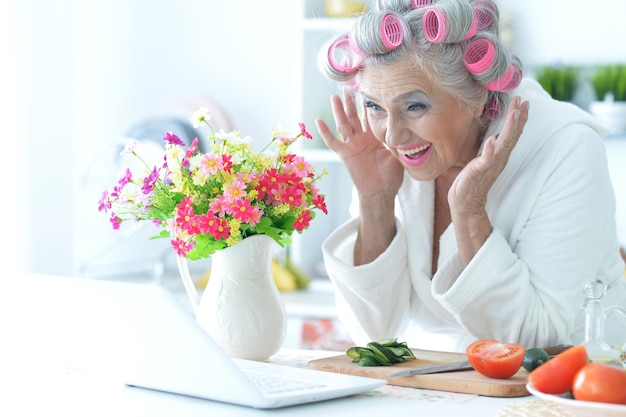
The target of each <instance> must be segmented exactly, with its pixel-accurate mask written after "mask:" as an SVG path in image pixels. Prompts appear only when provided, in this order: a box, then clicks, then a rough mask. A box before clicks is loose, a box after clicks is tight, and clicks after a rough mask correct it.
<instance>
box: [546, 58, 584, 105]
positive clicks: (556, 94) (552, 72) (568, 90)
mask: <svg viewBox="0 0 626 417" xmlns="http://www.w3.org/2000/svg"><path fill="white" fill-rule="evenodd" d="M579 72H580V71H579V69H578V68H577V67H572V66H562V67H555V66H545V67H541V68H539V70H538V71H537V82H539V84H541V86H542V87H543V89H544V90H546V91H547V92H548V94H550V96H552V98H554V99H555V100H560V101H570V102H571V101H572V100H573V98H574V94H576V89H577V88H578V74H579Z"/></svg>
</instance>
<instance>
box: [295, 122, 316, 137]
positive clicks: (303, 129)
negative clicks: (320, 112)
mask: <svg viewBox="0 0 626 417" xmlns="http://www.w3.org/2000/svg"><path fill="white" fill-rule="evenodd" d="M298 124H299V125H300V133H301V134H302V135H304V137H305V138H307V139H313V136H312V135H311V134H310V133H309V132H307V130H306V126H305V125H304V123H302V122H300V123H298Z"/></svg>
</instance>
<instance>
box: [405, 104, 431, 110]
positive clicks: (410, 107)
mask: <svg viewBox="0 0 626 417" xmlns="http://www.w3.org/2000/svg"><path fill="white" fill-rule="evenodd" d="M427 108H428V106H427V105H426V104H424V103H413V104H409V105H408V106H407V109H408V110H409V111H424V110H426V109H427Z"/></svg>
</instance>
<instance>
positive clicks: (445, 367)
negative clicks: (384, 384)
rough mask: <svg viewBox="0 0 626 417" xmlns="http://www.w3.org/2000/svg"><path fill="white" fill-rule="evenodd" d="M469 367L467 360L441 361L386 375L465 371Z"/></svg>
mask: <svg viewBox="0 0 626 417" xmlns="http://www.w3.org/2000/svg"><path fill="white" fill-rule="evenodd" d="M470 369H474V368H472V365H470V363H469V361H459V362H450V363H442V364H441V365H433V366H422V367H421V368H411V369H404V370H402V371H398V372H394V373H391V374H389V375H387V377H389V378H393V377H396V376H408V375H426V374H437V373H440V372H450V371H467V370H470Z"/></svg>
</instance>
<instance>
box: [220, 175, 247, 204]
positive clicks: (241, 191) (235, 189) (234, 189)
mask: <svg viewBox="0 0 626 417" xmlns="http://www.w3.org/2000/svg"><path fill="white" fill-rule="evenodd" d="M245 195H246V184H244V183H243V181H240V180H236V181H233V182H231V183H229V184H226V185H224V197H225V198H226V200H227V201H229V202H232V201H235V200H238V199H240V198H243V197H245Z"/></svg>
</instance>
